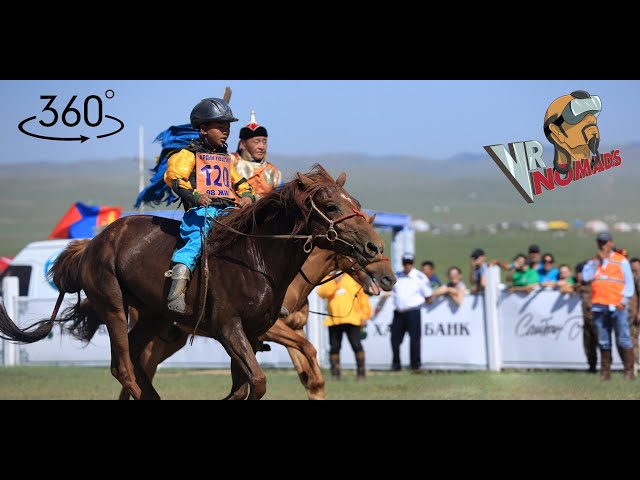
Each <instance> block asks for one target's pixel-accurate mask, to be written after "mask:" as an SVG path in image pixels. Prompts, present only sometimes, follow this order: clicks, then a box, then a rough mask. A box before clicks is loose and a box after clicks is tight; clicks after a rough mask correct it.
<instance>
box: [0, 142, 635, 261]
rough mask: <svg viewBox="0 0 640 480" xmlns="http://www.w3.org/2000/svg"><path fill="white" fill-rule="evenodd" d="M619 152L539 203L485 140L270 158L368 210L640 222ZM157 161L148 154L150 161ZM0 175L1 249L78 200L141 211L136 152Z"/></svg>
mask: <svg viewBox="0 0 640 480" xmlns="http://www.w3.org/2000/svg"><path fill="white" fill-rule="evenodd" d="M607 148H608V147H606V146H605V147H604V148H602V149H601V150H602V151H606V150H607ZM621 151H622V158H623V164H622V166H621V167H619V168H616V169H613V170H610V171H608V172H605V173H603V174H598V175H596V176H594V177H592V178H588V179H586V180H582V181H580V182H577V183H574V184H572V185H571V186H570V187H568V188H557V189H555V190H554V191H552V192H546V193H544V194H543V195H541V196H540V197H537V198H536V201H535V203H534V204H533V205H528V204H526V203H525V202H524V200H523V199H522V197H521V196H520V195H519V194H518V193H517V192H516V190H515V189H514V188H513V186H512V185H511V184H510V183H509V182H508V181H507V179H506V177H504V175H503V174H502V172H501V171H500V170H499V169H498V167H497V166H496V165H495V163H494V162H493V161H492V160H491V159H490V158H489V157H488V155H486V154H484V153H483V152H482V147H481V146H480V147H479V151H478V152H476V153H474V152H471V153H463V154H459V155H455V156H453V157H451V158H448V159H445V160H437V159H432V158H428V157H417V156H406V155H397V156H390V155H387V156H370V155H363V154H354V153H335V154H327V155H309V156H304V155H300V156H292V155H278V154H277V153H274V154H273V155H271V157H270V158H271V159H272V161H273V162H274V163H275V164H276V165H278V166H279V167H280V168H281V169H282V171H283V174H284V176H285V178H286V179H289V178H291V177H292V176H293V175H294V174H295V172H296V171H303V172H304V171H308V170H309V169H310V168H311V166H312V165H313V164H314V163H320V164H322V165H323V166H324V167H325V168H327V170H328V171H329V172H330V173H332V174H333V175H334V176H336V175H338V174H339V173H340V172H342V171H346V172H347V173H348V180H347V184H346V187H347V189H348V190H349V191H350V192H351V193H352V194H353V195H355V196H356V197H357V198H358V199H359V200H360V201H361V202H362V204H363V205H364V206H365V207H366V208H371V209H376V210H387V211H402V212H408V213H410V214H412V215H413V216H414V217H415V218H423V219H425V220H427V221H428V222H431V223H449V224H451V223H455V222H460V223H463V224H467V225H468V224H474V225H484V224H488V223H496V222H500V221H509V222H518V221H533V220H538V219H546V220H551V219H564V220H568V221H572V220H574V219H582V220H586V219H589V218H602V217H603V216H604V215H607V214H612V213H613V214H616V215H617V216H618V217H619V218H620V219H624V220H627V221H632V222H640V211H639V210H638V206H637V205H638V200H639V198H640V197H639V195H638V187H637V185H638V184H640V144H631V145H626V146H624V147H621ZM551 158H552V151H549V150H547V151H546V152H545V159H546V160H547V162H548V164H550V163H551ZM152 165H153V161H152V160H149V161H148V164H147V167H148V168H151V167H152ZM147 178H149V177H147ZM0 182H1V183H0V185H2V188H0V254H13V253H15V252H16V251H17V250H19V248H21V247H22V246H24V244H25V243H27V242H28V241H33V240H41V239H43V238H46V237H47V235H48V234H49V233H50V231H51V229H52V228H53V226H54V225H55V224H56V223H57V222H58V220H59V219H60V217H61V216H62V215H63V214H64V213H65V212H66V210H67V209H68V208H69V206H70V205H71V204H72V203H73V202H75V201H83V202H86V203H89V204H99V205H122V206H123V207H124V208H125V210H131V209H133V203H134V201H135V197H136V195H137V186H138V163H137V159H135V158H134V157H131V158H120V159H109V160H87V161H84V162H77V163H65V164H59V163H38V164H19V165H10V164H0ZM445 205H446V206H448V207H449V209H448V210H449V211H448V212H447V213H441V212H439V213H438V212H436V211H434V206H445ZM175 206H176V205H174V206H173V207H169V208H174V207H175ZM163 208H167V207H163Z"/></svg>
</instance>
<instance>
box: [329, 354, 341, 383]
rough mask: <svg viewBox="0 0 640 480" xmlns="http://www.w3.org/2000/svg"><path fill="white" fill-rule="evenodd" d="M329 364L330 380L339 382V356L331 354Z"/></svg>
mask: <svg viewBox="0 0 640 480" xmlns="http://www.w3.org/2000/svg"><path fill="white" fill-rule="evenodd" d="M329 363H330V364H331V378H333V379H334V380H340V354H339V353H332V354H331V355H329Z"/></svg>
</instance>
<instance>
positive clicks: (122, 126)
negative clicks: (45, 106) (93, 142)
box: [34, 115, 124, 138]
mask: <svg viewBox="0 0 640 480" xmlns="http://www.w3.org/2000/svg"><path fill="white" fill-rule="evenodd" d="M104 117H105V118H110V119H111V120H115V121H116V122H118V123H119V124H120V128H118V129H117V130H116V131H115V132H111V133H105V134H104V135H98V136H97V137H96V138H104V137H110V136H111V135H115V134H116V133H118V132H119V131H120V130H122V129H123V128H124V122H123V121H122V120H120V119H119V118H116V117H112V116H111V115H105V116H104ZM34 118H35V117H34Z"/></svg>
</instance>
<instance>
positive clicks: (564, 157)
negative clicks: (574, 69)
mask: <svg viewBox="0 0 640 480" xmlns="http://www.w3.org/2000/svg"><path fill="white" fill-rule="evenodd" d="M601 110H602V102H601V101H600V97H598V96H597V95H589V92H585V91H582V90H576V91H575V92H571V93H570V94H569V95H563V96H562V97H560V98H557V99H555V100H554V101H553V102H552V103H551V105H549V108H548V109H547V112H546V113H545V116H544V134H545V136H546V137H547V140H549V141H550V142H551V143H552V144H553V146H554V148H555V155H554V157H553V168H554V169H555V170H556V171H557V172H559V173H562V174H566V173H568V172H569V170H570V169H571V168H573V162H581V161H582V159H584V158H590V156H591V154H593V155H598V154H599V152H598V145H599V143H600V131H599V130H598V120H597V117H598V115H600V111H601Z"/></svg>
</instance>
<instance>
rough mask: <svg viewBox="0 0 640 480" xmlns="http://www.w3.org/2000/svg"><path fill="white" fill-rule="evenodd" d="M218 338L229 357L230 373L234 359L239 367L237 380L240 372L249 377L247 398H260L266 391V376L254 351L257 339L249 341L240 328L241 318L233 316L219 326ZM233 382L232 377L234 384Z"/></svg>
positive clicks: (239, 377)
mask: <svg viewBox="0 0 640 480" xmlns="http://www.w3.org/2000/svg"><path fill="white" fill-rule="evenodd" d="M219 340H220V343H222V345H223V346H224V348H225V350H226V351H227V353H228V354H229V356H230V357H231V362H232V372H231V373H232V374H233V366H234V363H233V362H234V361H235V362H237V364H236V368H237V369H239V370H238V371H237V378H238V380H240V379H241V373H242V374H244V376H245V377H246V378H248V379H249V383H250V385H251V389H250V392H249V400H259V399H261V398H262V397H263V396H264V394H265V393H266V391H267V377H266V376H265V375H264V372H263V371H262V368H260V364H259V363H258V360H257V359H256V354H255V352H254V348H255V346H256V345H255V344H257V339H255V341H253V342H250V341H249V339H248V338H247V335H246V334H245V333H244V329H243V328H242V320H241V319H240V318H233V319H231V320H230V321H229V322H226V323H224V324H223V325H222V326H221V328H220V339H219ZM235 382H236V380H235V379H234V384H235Z"/></svg>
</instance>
